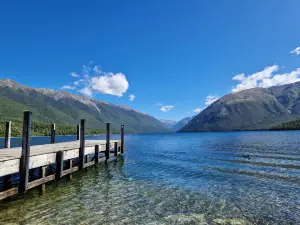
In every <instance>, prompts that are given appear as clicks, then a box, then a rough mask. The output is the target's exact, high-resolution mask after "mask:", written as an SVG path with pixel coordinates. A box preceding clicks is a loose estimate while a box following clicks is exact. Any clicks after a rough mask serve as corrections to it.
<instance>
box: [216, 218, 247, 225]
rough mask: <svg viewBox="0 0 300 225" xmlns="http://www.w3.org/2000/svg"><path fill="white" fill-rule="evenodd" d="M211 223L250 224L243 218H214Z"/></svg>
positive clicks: (223, 224)
mask: <svg viewBox="0 0 300 225" xmlns="http://www.w3.org/2000/svg"><path fill="white" fill-rule="evenodd" d="M213 224H216V225H251V223H250V222H248V221H246V220H243V219H236V218H233V219H214V220H213Z"/></svg>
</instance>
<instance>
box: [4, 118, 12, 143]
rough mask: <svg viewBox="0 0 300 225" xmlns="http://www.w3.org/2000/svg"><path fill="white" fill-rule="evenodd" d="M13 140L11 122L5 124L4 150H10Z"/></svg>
mask: <svg viewBox="0 0 300 225" xmlns="http://www.w3.org/2000/svg"><path fill="white" fill-rule="evenodd" d="M10 138H11V121H8V122H6V123H5V146H4V148H10Z"/></svg>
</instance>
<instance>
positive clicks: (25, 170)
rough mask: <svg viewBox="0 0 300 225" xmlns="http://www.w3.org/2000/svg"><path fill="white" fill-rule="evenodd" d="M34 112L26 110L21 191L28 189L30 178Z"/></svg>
mask: <svg viewBox="0 0 300 225" xmlns="http://www.w3.org/2000/svg"><path fill="white" fill-rule="evenodd" d="M31 117H32V112H30V111H25V112H24V119H23V133H22V152H21V158H20V184H19V192H20V193H23V192H26V191H27V187H28V178H29V156H30V138H31V119H32V118H31Z"/></svg>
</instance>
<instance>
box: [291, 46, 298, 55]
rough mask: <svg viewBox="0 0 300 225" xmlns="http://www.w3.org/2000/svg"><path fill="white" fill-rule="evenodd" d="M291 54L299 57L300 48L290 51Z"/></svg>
mask: <svg viewBox="0 0 300 225" xmlns="http://www.w3.org/2000/svg"><path fill="white" fill-rule="evenodd" d="M290 53H291V54H295V55H300V47H297V48H295V49H294V50H292V51H290Z"/></svg>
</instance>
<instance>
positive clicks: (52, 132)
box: [50, 123, 56, 144]
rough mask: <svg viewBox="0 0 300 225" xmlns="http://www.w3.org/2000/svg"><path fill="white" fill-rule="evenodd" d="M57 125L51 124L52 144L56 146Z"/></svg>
mask: <svg viewBox="0 0 300 225" xmlns="http://www.w3.org/2000/svg"><path fill="white" fill-rule="evenodd" d="M55 132H56V131H55V123H52V124H51V141H50V143H51V144H54V143H55Z"/></svg>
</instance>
